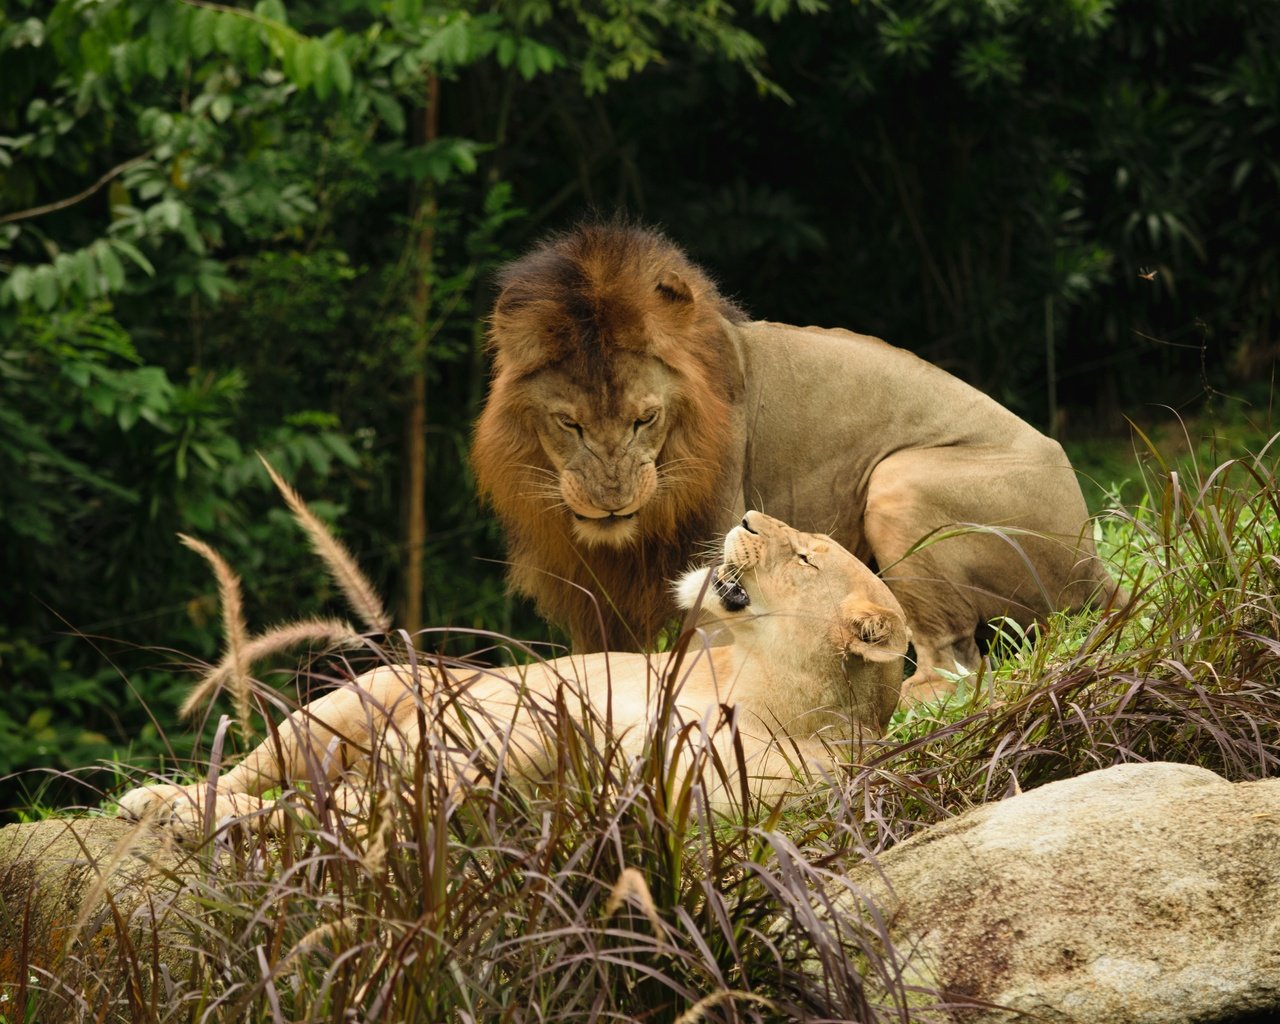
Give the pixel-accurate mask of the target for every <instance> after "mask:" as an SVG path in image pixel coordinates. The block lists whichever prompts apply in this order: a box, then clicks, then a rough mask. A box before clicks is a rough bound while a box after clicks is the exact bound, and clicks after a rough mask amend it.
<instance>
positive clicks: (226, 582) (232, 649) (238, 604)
mask: <svg viewBox="0 0 1280 1024" xmlns="http://www.w3.org/2000/svg"><path fill="white" fill-rule="evenodd" d="M178 539H179V540H180V541H181V542H182V543H183V544H184V545H185V546H186V547H188V548H190V549H191V550H192V551H194V552H195V553H196V554H198V555H199V556H200V557H201V558H203V559H204V560H205V561H206V562H208V563H209V565H210V566H211V567H212V569H213V575H214V578H215V579H216V580H217V581H218V604H219V606H220V607H221V609H222V633H223V639H224V640H225V641H226V653H225V655H224V656H223V662H222V663H223V665H225V666H226V671H227V679H226V684H227V689H229V690H230V691H231V703H232V707H233V708H234V709H235V716H236V724H237V725H238V726H239V728H240V735H241V736H243V737H244V738H245V739H248V738H249V736H250V735H251V734H252V732H253V729H252V725H251V723H250V721H249V716H250V705H249V697H250V693H251V685H250V682H249V663H248V662H247V661H246V659H245V655H244V650H245V646H246V644H247V643H248V640H249V629H248V627H247V626H246V625H245V621H244V600H243V597H242V594H241V590H240V577H239V576H237V575H236V574H235V572H234V571H233V570H232V568H231V566H230V565H228V564H227V561H226V559H224V558H223V557H222V556H221V555H220V554H218V552H217V551H215V550H214V549H213V548H212V547H210V546H209V545H208V544H206V543H205V542H204V541H202V540H196V538H194V537H188V536H187V535H186V534H185V533H180V534H178Z"/></svg>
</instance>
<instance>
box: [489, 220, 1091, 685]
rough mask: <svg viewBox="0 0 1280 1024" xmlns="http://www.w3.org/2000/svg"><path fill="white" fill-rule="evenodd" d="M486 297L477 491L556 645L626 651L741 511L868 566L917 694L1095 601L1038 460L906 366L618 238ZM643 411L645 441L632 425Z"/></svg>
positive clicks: (1062, 501) (520, 274)
mask: <svg viewBox="0 0 1280 1024" xmlns="http://www.w3.org/2000/svg"><path fill="white" fill-rule="evenodd" d="M501 285H502V291H501V294H500V296H499V298H498V300H497V303H496V305H495V308H494V312H493V317H492V323H491V332H490V348H491V351H492V353H493V382H492V387H491V391H490V394H489V398H488V401H487V403H486V405H485V408H484V411H483V412H482V414H481V416H480V418H479V421H478V422H477V426H476V433H475V446H474V454H473V461H474V465H475V470H476V476H477V479H478V482H479V485H480V490H481V492H482V494H484V495H485V496H486V497H487V498H488V499H489V500H490V501H491V502H492V504H493V507H494V508H495V510H496V511H497V513H498V515H499V517H500V518H501V520H502V522H503V524H504V526H505V528H506V530H507V535H508V538H509V545H510V561H511V571H510V580H511V583H512V585H513V587H514V589H516V590H517V591H519V592H521V593H524V594H527V595H529V596H530V597H532V598H533V599H534V601H535V602H536V603H537V605H538V608H539V610H540V611H541V612H542V614H543V615H544V616H546V617H547V618H548V619H551V620H552V621H554V622H557V623H559V624H560V625H562V626H564V627H565V628H567V629H568V631H569V633H570V635H571V637H572V640H573V643H574V646H575V649H578V650H584V651H590V650H598V649H601V648H602V647H619V646H628V647H643V646H644V645H645V644H647V643H648V642H649V641H650V640H651V639H652V637H653V635H654V634H655V632H656V631H657V630H658V629H659V627H660V625H661V624H662V622H663V621H664V619H665V618H666V617H667V616H668V615H669V614H670V613H671V612H672V611H673V608H672V605H671V604H670V603H669V601H668V600H667V597H666V594H665V592H664V590H663V586H662V580H663V579H665V578H666V577H668V576H670V575H671V574H672V573H673V572H674V571H676V570H678V569H679V568H680V567H681V566H682V565H684V564H686V563H687V562H688V561H689V560H690V559H691V558H692V557H693V556H694V554H695V552H696V550H697V548H698V546H699V544H701V543H704V542H705V541H706V540H707V538H709V537H711V536H714V535H715V534H716V533H717V532H719V531H721V530H722V529H723V528H724V526H725V524H727V523H729V522H732V521H733V520H734V519H735V518H736V517H737V516H739V515H740V514H741V512H742V510H743V509H744V508H746V507H748V506H755V507H759V508H763V509H764V510H765V511H767V512H769V513H771V514H774V515H777V516H779V517H781V518H783V519H785V520H787V521H788V522H791V523H793V524H795V525H797V526H798V527H800V528H802V529H820V530H826V531H828V532H830V533H831V534H832V536H834V537H835V538H836V540H838V541H839V542H840V543H841V544H843V545H844V546H846V547H847V548H849V549H850V550H851V551H854V552H855V553H857V554H858V555H859V556H860V557H862V558H864V559H865V560H867V561H868V562H871V563H873V564H874V565H876V566H877V567H878V568H879V569H880V570H881V571H882V572H883V574H884V578H885V580H886V581H887V582H888V584H889V586H890V588H891V589H892V590H893V591H894V593H895V595H896V596H897V597H898V599H899V601H900V602H901V604H902V606H903V608H904V610H905V611H906V614H907V620H908V623H909V624H910V626H911V628H912V631H913V633H914V635H915V643H916V652H917V671H916V673H915V674H914V675H913V676H912V679H911V680H910V683H911V687H912V689H913V690H914V691H917V692H922V693H926V692H931V690H932V689H933V688H934V687H935V686H936V685H938V684H939V682H940V677H939V676H938V674H937V670H938V669H942V670H948V669H954V668H955V667H956V665H957V664H960V665H961V667H963V668H970V669H971V668H974V667H975V663H976V661H977V659H978V649H977V646H976V643H975V634H977V632H978V631H979V630H981V629H982V628H984V626H985V624H986V622H987V621H988V620H990V619H992V618H995V617H998V616H1001V615H1009V616H1011V617H1012V618H1014V619H1015V620H1017V621H1019V622H1022V623H1024V624H1026V623H1030V622H1032V621H1035V620H1036V619H1038V618H1040V617H1042V616H1044V615H1045V614H1047V613H1048V612H1049V611H1051V610H1054V609H1059V608H1067V609H1074V608H1078V607H1080V606H1082V605H1084V604H1086V603H1088V602H1090V601H1097V602H1105V601H1108V600H1111V599H1112V598H1113V596H1114V595H1115V593H1116V590H1115V585H1114V583H1113V582H1112V581H1111V579H1110V577H1109V576H1108V574H1107V572H1106V571H1105V569H1104V568H1103V566H1102V564H1101V562H1100V561H1099V560H1098V558H1097V556H1096V553H1095V551H1094V546H1093V540H1092V532H1091V524H1090V523H1089V521H1088V513H1087V511H1086V509H1085V505H1084V501H1083V498H1082V496H1081V493H1080V487H1079V484H1078V483H1077V481H1076V479H1075V475H1074V473H1073V471H1072V469H1071V467H1070V465H1069V463H1068V461H1067V459H1066V456H1065V455H1064V454H1063V452H1062V449H1061V447H1060V446H1059V445H1057V444H1056V443H1055V442H1054V441H1052V440H1050V439H1048V438H1046V437H1044V436H1043V435H1041V434H1040V433H1039V432H1038V431H1036V430H1035V429H1034V428H1032V427H1031V426H1029V425H1028V424H1026V423H1025V422H1023V421H1022V420H1020V419H1019V418H1018V417H1017V416H1015V415H1014V414H1012V413H1011V412H1009V411H1008V410H1006V409H1004V408H1003V407H1001V406H1000V405H999V404H998V403H996V402H995V401H993V400H992V399H990V398H988V397H987V396H986V395H983V394H981V393H980V392H978V391H977V390H975V389H974V388H972V387H969V386H968V385H966V384H964V383H963V382H962V381H959V380H957V379H956V378H954V377H952V376H951V375H950V374H947V373H945V372H944V371H942V370H940V369H938V368H937V367H935V366H931V365H930V364H928V363H926V362H924V361H923V360H920V359H918V358H916V357H915V356H914V355H912V354H910V353H908V352H906V351H904V350H902V349H898V348H894V347H893V346H891V345H888V344H885V343H884V342H882V341H880V340H878V339H874V338H868V337H865V336H863V335H858V334H853V333H851V332H848V331H841V330H829V329H820V328H798V327H790V326H787V325H784V324H773V323H764V322H747V321H745V320H744V319H743V318H742V316H741V314H740V313H739V312H738V311H737V310H736V308H734V307H732V306H731V305H728V304H727V303H726V302H725V300H724V299H723V298H722V297H721V296H720V295H719V293H718V292H717V291H716V289H715V287H714V285H712V283H711V282H710V281H709V279H708V278H707V277H706V275H705V274H703V273H702V271H700V270H699V269H698V268H697V267H695V266H693V265H692V264H691V263H690V262H689V261H688V260H687V258H686V257H685V256H684V254H683V253H681V251H680V250H679V249H678V248H676V247H675V246H674V245H672V244H671V243H669V242H667V241H666V240H665V239H663V238H662V237H661V236H660V235H657V234H656V233H654V232H651V231H646V230H642V229H636V228H632V227H627V226H619V225H593V226H588V227H584V228H581V229H579V230H577V231H574V232H571V233H569V234H567V235H563V236H560V237H558V238H555V239H553V240H552V241H550V242H549V243H547V244H545V245H543V246H541V247H539V248H537V249H535V250H534V251H533V252H532V253H531V254H530V255H528V256H526V257H525V258H524V259H522V260H519V261H517V262H516V263H515V264H513V265H512V266H511V267H510V268H508V270H507V272H506V274H505V276H504V277H503V279H502V281H501ZM649 393H652V394H655V395H657V399H656V402H653V401H650V400H649V398H646V397H645V395H647V394H649ZM654 404H656V405H660V406H661V407H662V408H663V413H662V415H663V417H664V419H663V421H662V424H661V429H659V428H658V427H654V428H647V427H645V426H644V423H643V415H644V414H642V412H641V410H642V409H644V408H645V407H646V405H654ZM556 417H558V419H557V418H556ZM628 429H631V430H632V432H633V433H634V435H635V440H634V442H633V441H631V440H629V435H628V433H627V432H628ZM572 431H576V432H577V434H578V441H579V443H580V446H581V448H582V450H583V451H584V452H586V453H588V454H586V455H575V452H574V449H573V444H574V443H575V439H574V437H573V434H572V433H571V432H572ZM664 431H665V437H663V436H662V435H663V432H664ZM588 456H589V457H588ZM654 469H656V473H657V487H656V492H655V494H654V496H653V498H651V499H650V500H649V501H648V502H647V503H646V502H643V501H641V500H640V497H639V495H640V490H639V483H638V481H640V479H641V477H642V475H643V474H647V473H650V472H651V471H653V470H654ZM593 495H594V497H593ZM597 605H598V608H599V610H598V611H597ZM601 619H603V629H602V628H601V623H600V620H601Z"/></svg>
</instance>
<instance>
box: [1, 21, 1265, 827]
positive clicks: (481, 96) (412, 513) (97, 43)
mask: <svg viewBox="0 0 1280 1024" xmlns="http://www.w3.org/2000/svg"><path fill="white" fill-rule="evenodd" d="M1278 117H1280V4H1277V3H1275V2H1274V0H1253V2H1249V0H1242V2H1234V3H1233V2H1222V0H1200V2H1193V0H1157V2H1143V3H1138V2H1110V0H861V2H848V0H830V2H822V0H754V2H725V0H688V2H671V0H636V2H624V0H566V2H553V0H511V2H493V3H467V2H457V3H447V4H439V5H433V4H427V3H424V2H421V0H386V2H378V0H313V2H293V3H289V4H287V5H286V4H284V3H282V2H281V0H261V2H259V3H257V4H256V5H254V6H252V7H250V6H238V5H231V6H228V5H224V4H221V3H212V2H206V0H187V2H175V0H100V2H92V3H90V2H85V0H56V2H52V3H51V2H49V0H6V3H5V5H4V8H3V13H2V14H0V572H2V574H3V579H4V583H5V586H4V588H3V592H2V595H0V602H3V609H4V614H3V619H2V620H0V694H2V697H3V699H2V700H0V775H3V774H5V773H7V772H10V771H13V770H16V769H22V768H27V767H30V766H34V765H44V766H50V767H53V768H74V767H77V766H81V765H88V764H91V763H93V762H95V761H97V760H100V759H112V758H120V759H127V760H130V761H132V762H133V763H135V764H138V763H142V764H153V765H154V764H155V763H156V762H155V760H154V758H155V756H156V755H159V754H162V753H164V752H170V753H175V752H176V753H177V754H182V753H184V752H185V751H187V750H189V749H190V743H191V741H190V738H189V737H188V730H187V729H185V727H179V728H175V726H174V724H173V723H174V718H173V709H174V707H175V706H176V704H177V702H178V700H179V699H180V697H181V695H182V693H183V692H184V691H185V688H186V687H187V686H188V684H189V682H190V679H191V673H190V671H189V670H187V669H185V668H182V667H180V666H181V665H182V663H183V660H184V658H185V657H186V656H187V655H191V656H194V657H197V658H210V657H213V656H214V654H215V652H216V649H217V646H218V637H219V631H218V610H217V606H216V601H215V588H214V585H213V582H212V579H211V578H210V575H209V573H208V572H207V568H206V566H205V564H204V563H203V562H202V561H201V559H199V558H198V557H196V556H195V555H194V554H192V553H191V552H190V551H188V550H186V549H184V548H182V547H181V546H180V545H179V544H178V543H177V541H176V538H175V534H177V533H178V532H185V533H190V534H194V535H197V536H199V537H201V538H202V539H204V540H207V541H209V542H210V543H212V544H213V545H214V546H216V547H217V548H218V549H219V550H220V551H221V552H222V553H223V554H224V555H225V556H226V558H227V559H228V560H229V561H230V562H231V563H232V565H234V566H235V567H236V569H237V570H238V571H239V572H240V573H241V574H242V575H243V576H244V578H245V581H246V588H247V592H248V596H249V606H248V608H247V611H248V615H249V618H250V621H251V622H253V623H256V624H258V625H264V624H266V623H267V622H270V621H275V620H277V619H281V618H285V617H297V616H299V615H302V614H307V613H311V612H319V611H321V610H324V609H326V608H328V607H329V606H331V605H333V604H334V603H335V602H334V601H333V594H332V591H331V588H330V585H329V584H328V583H327V581H326V579H325V578H324V575H323V572H322V571H321V570H320V569H319V568H318V567H317V566H316V564H315V562H314V560H313V559H312V558H311V557H310V556H309V555H308V553H307V550H306V544H305V541H304V539H303V538H302V537H301V536H300V535H299V533H298V532H297V531H296V529H295V528H294V527H293V526H292V524H291V523H290V521H289V519H288V516H287V514H286V513H285V511H284V509H283V507H282V504H281V502H280V501H279V500H278V498H277V496H276V495H275V493H274V492H273V490H272V489H271V487H270V484H269V482H268V480H267V477H266V474H265V472H264V471H263V469H262V468H261V466H260V464H259V462H258V459H257V453H259V452H260V453H262V454H263V455H264V456H266V457H267V458H268V459H269V460H270V461H271V462H272V463H273V464H274V465H275V466H277V467H278V468H279V469H280V470H281V471H282V472H283V473H284V475H285V476H286V477H288V478H289V479H291V480H292V481H293V482H294V483H295V484H296V486H297V487H298V488H299V489H300V490H301V491H302V493H303V494H304V495H305V496H306V497H308V498H309V499H310V500H311V501H312V503H313V506H314V507H315V509H316V511H317V512H319V513H320V514H321V515H322V516H323V517H324V518H325V519H326V520H328V521H330V522H332V523H333V524H334V526H335V528H336V529H337V531H338V532H339V533H340V534H341V536H342V537H343V538H344V539H345V540H346V542H347V543H348V544H349V545H350V546H351V548H352V549H353V550H354V551H355V553H356V554H357V556H358V558H359V560H360V561H361V563H362V565H363V566H364V567H365V568H366V569H367V570H368V571H369V572H370V573H371V575H372V576H373V578H374V579H375V581H376V582H377V583H378V584H379V585H380V586H381V588H382V590H383V591H384V593H385V594H387V595H388V596H389V597H391V598H393V599H395V600H397V602H398V606H399V609H400V620H399V621H401V622H402V623H404V624H405V625H408V626H418V625H427V626H433V627H444V626H452V627H455V628H487V629H497V630H501V631H504V632H512V633H520V634H524V635H545V633H546V631H545V628H544V627H543V626H541V625H540V624H539V623H538V622H537V621H536V620H535V619H534V618H533V616H532V615H531V613H530V612H529V610H528V609H527V608H526V607H524V606H522V605H513V604H512V603H511V602H510V601H509V600H508V599H507V598H506V597H505V595H504V593H503V586H502V580H501V576H502V571H501V565H500V564H499V561H498V560H499V559H500V558H501V555H502V545H501V538H500V536H499V535H498V532H497V530H496V529H495V527H494V524H493V523H492V521H491V520H490V518H489V517H488V516H487V515H486V514H483V513H482V512H480V511H478V509H477V504H476V499H475V495H474V491H473V486H472V481H471V479H470V476H469V474H468V469H467V463H466V451H467V447H468V441H469V430H470V423H471V421H472V420H473V418H474V416H475V413H476V411H477V409H478V407H479V404H480V403H481V401H482V400H483V396H484V391H485V385H486V377H487V368H486V363H485V358H484V354H483V336H484V323H483V320H484V315H485V312H486V310H487V308H488V306H489V304H490V302H491V301H492V297H493V295H492V278H493V271H494V269H495V267H496V266H498V265H500V264H501V262H503V261H504V260H506V259H509V258H511V257H512V256H514V255H517V254H518V253H520V252H521V251H522V250H524V249H525V248H526V247H528V246H529V245H531V244H533V243H534V242H535V241H536V240H537V239H538V238H539V237H541V236H542V235H544V234H545V233H547V232H549V231H553V230H556V229H558V228H563V227H565V226H567V225H569V224H571V223H573V222H574V221H576V220H578V219H580V218H582V217H583V216H585V215H588V214H590V213H592V212H595V213H598V214H603V215H611V214H613V213H614V212H616V211H626V212H627V213H629V214H630V215H633V216H635V217H638V218H640V219H643V220H644V221H646V222H649V223H653V224H656V225H659V226H661V227H663V228H664V229H665V230H666V231H667V232H668V233H669V234H670V235H671V236H672V237H673V238H674V239H675V240H677V241H678V242H680V243H681V244H683V245H684V246H686V247H687V248H688V249H689V250H690V252H691V254H692V255H693V256H694V257H695V258H696V259H697V260H699V261H700V262H702V263H704V264H705V265H706V266H707V267H708V268H709V269H710V270H711V271H712V272H713V274H714V275H715V276H716V277H717V279H718V280H719V281H720V282H721V284H722V285H723V287H724V289H725V290H726V291H727V292H728V293H730V294H731V295H733V296H735V297H736V298H737V299H738V300H739V301H740V302H741V303H742V304H743V305H744V306H745V307H746V308H747V309H748V311H749V312H750V313H751V314H752V315H754V316H757V317H760V318H767V319H776V320H782V321H788V322H792V323H800V324H810V323H813V324H822V325H837V326H847V327H851V328H854V329H856V330H859V331H863V332H867V333H872V334H877V335H880V336H882V337H884V338H885V339H887V340H889V341H891V342H893V343H895V344H899V345H903V346H905V347H908V348H911V349H913V350H914V351H916V352H918V353H920V354H921V355H923V356H925V357H927V358H929V359H931V360H934V361H936V362H938V363H939V364H941V365H943V366H944V367H946V368H947V369H949V370H951V371H952V372H954V373H956V374H958V375H959V376H961V377H963V378H965V379H966V380H969V381H971V382H973V383H974V384H976V385H977V386H979V387H981V388H983V389H984V390H986V391H988V392H989V393H991V394H993V395H994V396H996V397H997V398H998V399H999V400H1000V401H1002V402H1004V403H1005V404H1007V405H1008V406H1009V407H1011V408H1012V409H1014V410H1015V411H1016V412H1018V413H1019V414H1021V415H1023V416H1024V417H1026V418H1027V419H1029V420H1030V421H1031V422H1033V423H1035V424H1037V425H1038V426H1040V427H1041V428H1042V429H1045V430H1049V431H1052V432H1054V433H1055V434H1057V435H1058V436H1060V437H1061V438H1062V439H1063V440H1064V441H1065V442H1066V443H1067V444H1068V446H1069V447H1072V446H1076V447H1074V448H1073V449H1072V450H1073V451H1077V450H1078V451H1084V450H1086V448H1087V445H1088V444H1090V443H1093V442H1094V441H1095V440H1096V439H1097V438H1099V437H1103V438H1106V437H1119V438H1124V439H1127V437H1128V433H1127V430H1128V428H1127V424H1126V420H1125V417H1126V416H1127V417H1129V418H1131V419H1133V420H1136V421H1138V422H1140V423H1149V422H1155V421H1159V420H1161V419H1165V420H1167V419H1170V418H1172V416H1173V413H1172V412H1171V411H1170V409H1172V410H1176V411H1177V412H1178V413H1179V414H1180V415H1182V416H1184V417H1196V416H1199V417H1207V418H1209V419H1211V420H1215V421H1216V420H1225V421H1240V422H1248V423H1250V424H1252V425H1253V426H1255V427H1256V426H1258V425H1260V424H1261V425H1262V426H1263V429H1265V427H1266V426H1269V424H1270V395H1271V393H1272V378H1273V373H1274V366H1275V360H1276V354H1277V349H1278V347H1280V324H1278V322H1277V314H1278V313H1280V250H1278V249H1277V246H1276V239H1277V234H1278V230H1277V229H1278V228H1280V216H1278V214H1280V122H1278V120H1277V118H1278ZM858 400H859V396H856V395H851V396H850V401H851V402H852V401H858ZM1116 482H1117V481H1115V480H1112V479H1108V478H1102V479H1098V480H1097V481H1096V482H1095V484H1094V485H1092V486H1091V487H1090V489H1089V494H1090V498H1091V500H1093V501H1095V502H1098V501H1101V500H1102V495H1103V488H1105V487H1107V486H1109V485H1111V484H1113V483H1116ZM414 493H420V494H422V495H424V502H423V503H422V504H421V505H420V506H419V505H418V504H415V503H414V502H412V501H410V500H408V498H407V496H408V495H411V494H414ZM175 652H180V653H175ZM46 778H48V777H47V776H43V775H40V774H35V775H26V776H24V777H23V780H22V782H21V783H20V784H18V785H16V786H15V785H14V784H13V783H12V782H10V783H8V784H0V792H6V793H20V794H21V799H24V800H25V799H30V798H31V797H33V796H40V798H41V799H48V800H55V799H56V800H64V799H81V800H84V799H87V797H86V796H85V793H84V792H79V793H75V792H73V793H70V795H69V796H68V787H67V786H66V784H65V781H64V782H62V783H60V786H59V788H58V789H57V790H56V791H55V790H49V791H48V792H47V793H45V794H39V793H38V791H39V789H40V786H41V785H42V780H44V779H46ZM97 781H98V784H100V785H101V784H102V780H101V777H99V778H98V780H97ZM4 802H12V800H7V801H0V803H4Z"/></svg>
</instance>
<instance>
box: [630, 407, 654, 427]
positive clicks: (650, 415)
mask: <svg viewBox="0 0 1280 1024" xmlns="http://www.w3.org/2000/svg"><path fill="white" fill-rule="evenodd" d="M657 418H658V410H657V409H650V410H649V411H648V412H647V413H645V414H644V415H643V416H641V417H640V418H639V419H638V420H636V422H635V429H636V430H639V429H640V428H641V427H647V426H648V425H649V424H650V423H652V422H653V421H654V420H656V419H657Z"/></svg>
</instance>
